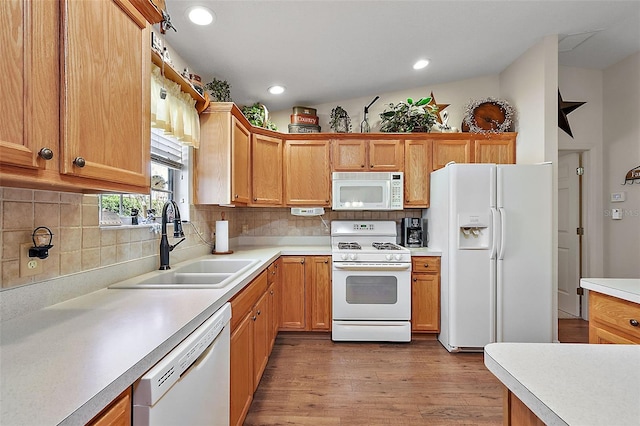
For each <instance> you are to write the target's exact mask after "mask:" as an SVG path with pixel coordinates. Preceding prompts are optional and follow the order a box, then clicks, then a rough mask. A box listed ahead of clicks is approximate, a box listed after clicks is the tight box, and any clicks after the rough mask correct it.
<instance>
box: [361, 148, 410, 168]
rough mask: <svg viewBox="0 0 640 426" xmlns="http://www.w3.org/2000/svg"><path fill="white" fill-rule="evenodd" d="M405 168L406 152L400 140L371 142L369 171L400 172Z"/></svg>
mask: <svg viewBox="0 0 640 426" xmlns="http://www.w3.org/2000/svg"><path fill="white" fill-rule="evenodd" d="M403 168H404V150H403V149H402V141H399V140H370V141H369V170H370V171H373V172H381V171H387V172H400V171H402V170H403Z"/></svg>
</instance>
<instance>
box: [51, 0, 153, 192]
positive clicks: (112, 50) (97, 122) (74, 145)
mask: <svg viewBox="0 0 640 426" xmlns="http://www.w3.org/2000/svg"><path fill="white" fill-rule="evenodd" d="M149 37H150V26H149V25H148V23H147V21H146V19H145V18H144V17H143V16H142V14H140V12H139V11H138V10H137V9H136V8H135V7H134V6H133V5H132V4H131V3H130V2H129V1H127V0H118V1H111V0H102V1H91V2H85V1H71V0H69V1H65V2H63V12H62V43H63V46H62V52H64V53H63V54H64V58H63V61H62V62H63V64H64V67H63V71H62V82H63V83H62V84H63V89H62V105H61V117H62V129H61V131H62V140H61V146H62V155H61V161H62V163H61V172H62V173H64V174H68V175H74V176H81V177H85V178H91V179H97V180H108V181H115V182H121V183H129V184H133V185H137V186H141V187H144V186H146V187H149V185H150V179H149V173H150V157H151V152H150V143H151V141H150V139H151V138H150V135H151V130H150V126H151V123H150V119H149V117H150V115H149V114H150V92H149V90H150V84H151V83H150V67H151V50H150V48H149Z"/></svg>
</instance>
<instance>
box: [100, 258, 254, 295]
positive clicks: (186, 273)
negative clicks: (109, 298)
mask: <svg viewBox="0 0 640 426" xmlns="http://www.w3.org/2000/svg"><path fill="white" fill-rule="evenodd" d="M258 262H259V260H257V259H204V260H198V261H195V262H193V263H189V264H186V265H184V266H180V267H178V268H176V269H169V270H167V271H163V272H154V273H152V274H151V276H149V277H147V278H144V279H141V280H135V279H133V280H127V281H123V282H121V283H118V284H114V285H112V286H110V287H109V288H130V289H131V288H134V289H135V288H140V289H142V288H151V289H161V288H166V289H177V288H178V289H179V288H200V289H203V288H205V289H206V288H217V289H220V288H224V287H226V286H227V285H229V284H230V283H231V282H232V281H233V280H234V279H235V278H236V277H238V276H240V275H241V274H242V273H244V272H245V271H247V270H248V269H250V268H251V267H252V266H254V265H255V264H256V263H258ZM147 275H149V274H147ZM147 275H145V276H147Z"/></svg>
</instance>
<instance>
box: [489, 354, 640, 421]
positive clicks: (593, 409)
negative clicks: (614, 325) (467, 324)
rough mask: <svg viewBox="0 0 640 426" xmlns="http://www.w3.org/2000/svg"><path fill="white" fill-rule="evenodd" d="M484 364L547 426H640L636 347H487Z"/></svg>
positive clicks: (639, 372) (638, 359)
mask: <svg viewBox="0 0 640 426" xmlns="http://www.w3.org/2000/svg"><path fill="white" fill-rule="evenodd" d="M484 362H485V365H486V366H487V368H488V369H489V371H491V372H492V373H493V374H494V375H495V376H496V377H497V378H498V379H499V380H500V381H501V382H502V383H503V384H504V385H505V386H506V388H508V389H509V390H510V391H511V392H512V393H513V394H514V395H515V396H517V397H518V399H520V401H522V402H523V403H524V404H525V405H526V406H527V407H528V408H529V409H530V410H531V411H532V412H533V413H534V414H535V415H536V416H537V417H538V418H540V419H541V420H542V421H543V422H545V424H547V425H580V426H589V425H616V426H623V425H638V424H640V395H639V394H638V392H637V390H638V383H640V369H638V365H640V346H634V345H587V344H567V343H559V344H558V343H492V344H489V345H487V346H486V347H485V361H484ZM505 424H506V423H505Z"/></svg>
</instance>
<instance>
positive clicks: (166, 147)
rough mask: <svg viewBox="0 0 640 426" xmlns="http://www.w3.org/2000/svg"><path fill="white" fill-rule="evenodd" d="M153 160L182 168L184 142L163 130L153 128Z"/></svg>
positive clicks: (175, 167)
mask: <svg viewBox="0 0 640 426" xmlns="http://www.w3.org/2000/svg"><path fill="white" fill-rule="evenodd" d="M151 161H155V162H156V163H160V164H164V165H165V166H168V167H171V168H174V169H182V165H183V161H182V144H181V143H180V142H179V141H178V140H177V139H176V138H174V137H171V136H167V135H165V134H164V131H163V130H160V129H156V128H153V127H152V128H151Z"/></svg>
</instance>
